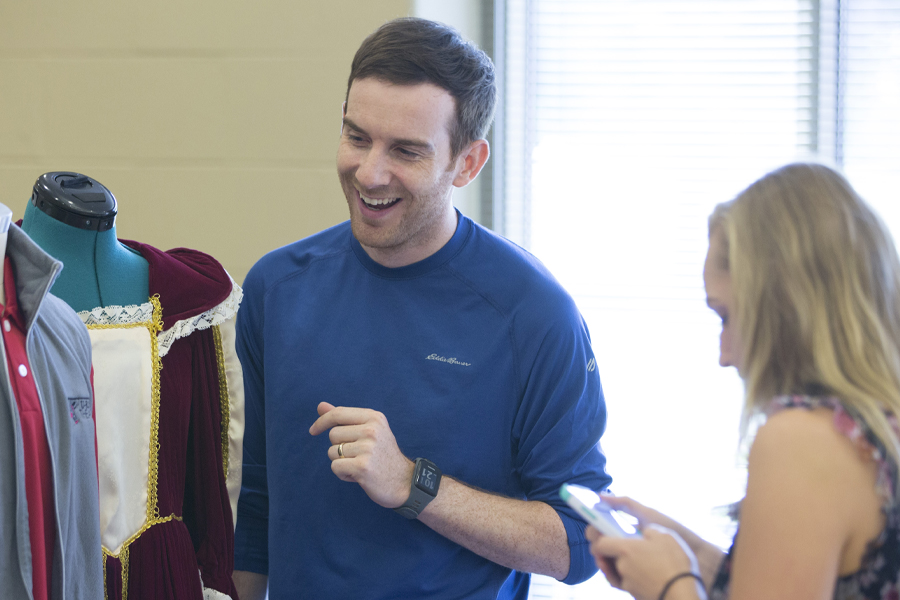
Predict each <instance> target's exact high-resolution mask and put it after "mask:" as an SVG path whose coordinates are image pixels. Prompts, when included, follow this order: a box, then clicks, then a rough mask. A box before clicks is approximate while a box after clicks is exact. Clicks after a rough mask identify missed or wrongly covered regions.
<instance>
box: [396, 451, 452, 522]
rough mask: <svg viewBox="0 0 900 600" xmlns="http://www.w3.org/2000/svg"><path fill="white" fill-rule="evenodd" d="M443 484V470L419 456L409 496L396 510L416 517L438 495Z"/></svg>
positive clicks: (407, 515) (404, 514) (408, 516)
mask: <svg viewBox="0 0 900 600" xmlns="http://www.w3.org/2000/svg"><path fill="white" fill-rule="evenodd" d="M440 485H441V470H440V469H438V468H437V465H436V464H434V463H433V462H431V461H430V460H428V459H427V458H417V459H416V467H415V469H414V470H413V478H412V484H410V486H409V498H407V499H406V502H404V503H403V505H402V506H398V507H397V508H395V509H394V510H395V511H397V512H398V513H400V514H401V515H403V516H404V517H406V518H407V519H415V518H417V517H418V516H419V513H420V512H422V511H423V510H424V509H425V507H426V506H428V503H429V502H431V501H432V500H434V497H435V496H437V493H438V487H440Z"/></svg>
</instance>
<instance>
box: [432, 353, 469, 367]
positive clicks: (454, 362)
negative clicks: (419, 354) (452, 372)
mask: <svg viewBox="0 0 900 600" xmlns="http://www.w3.org/2000/svg"><path fill="white" fill-rule="evenodd" d="M425 360H437V361H440V362H445V363H448V364H451V365H459V366H461V367H471V366H472V363H467V362H462V361H460V360H457V359H455V358H444V357H443V356H438V355H437V354H429V355H428V356H426V357H425Z"/></svg>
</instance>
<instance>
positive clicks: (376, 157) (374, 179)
mask: <svg viewBox="0 0 900 600" xmlns="http://www.w3.org/2000/svg"><path fill="white" fill-rule="evenodd" d="M356 180H357V181H359V183H360V184H361V185H362V186H363V187H366V188H368V189H374V188H377V187H381V186H385V185H388V184H390V183H391V172H390V161H389V159H388V157H387V156H385V154H384V153H383V152H380V151H378V150H377V149H375V148H373V149H371V150H369V151H368V152H366V155H365V156H364V157H363V158H362V160H361V161H360V163H359V168H358V169H357V170H356Z"/></svg>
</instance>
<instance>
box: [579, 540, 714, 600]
mask: <svg viewBox="0 0 900 600" xmlns="http://www.w3.org/2000/svg"><path fill="white" fill-rule="evenodd" d="M587 538H588V540H590V541H591V554H593V555H594V560H596V561H597V566H598V567H600V570H601V571H603V574H604V575H606V578H607V579H608V580H609V582H610V584H611V585H612V586H613V587H616V588H619V589H621V590H624V591H626V592H628V593H629V594H631V595H632V596H634V597H635V598H636V599H637V600H657V598H659V595H660V593H661V592H662V590H663V588H664V587H665V585H666V583H667V582H668V581H669V580H671V579H672V578H673V577H675V576H676V575H678V574H679V573H685V572H688V571H690V572H694V573H697V572H698V571H697V560H696V558H695V557H694V553H693V552H692V551H691V549H690V548H689V547H688V545H687V544H686V543H685V542H684V540H682V539H681V537H680V536H679V535H678V534H677V533H675V532H674V531H672V530H671V529H667V528H665V527H662V526H660V525H656V524H649V525H648V526H647V527H646V528H644V529H643V531H642V537H639V538H613V537H609V536H604V535H602V534H601V533H600V532H598V531H597V530H596V529H594V528H593V527H588V529H587ZM696 584H697V580H696V579H694V578H691V577H686V578H683V579H679V580H678V581H677V582H676V583H675V584H674V585H673V586H672V587H671V588H670V589H669V592H668V593H667V594H666V597H667V599H668V600H674V599H675V598H676V597H677V598H704V597H705V594H703V595H701V593H702V590H698V589H697V585H696ZM676 587H677V589H676Z"/></svg>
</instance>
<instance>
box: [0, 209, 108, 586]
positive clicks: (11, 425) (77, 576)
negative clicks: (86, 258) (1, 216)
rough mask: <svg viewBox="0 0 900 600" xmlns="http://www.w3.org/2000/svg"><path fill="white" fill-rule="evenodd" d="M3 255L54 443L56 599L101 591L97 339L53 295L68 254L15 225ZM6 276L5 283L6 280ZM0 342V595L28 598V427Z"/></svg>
mask: <svg viewBox="0 0 900 600" xmlns="http://www.w3.org/2000/svg"><path fill="white" fill-rule="evenodd" d="M7 254H8V255H9V257H10V258H11V260H12V264H13V268H14V270H15V274H16V291H17V299H18V302H19V307H20V308H21V310H22V315H23V316H24V318H25V323H26V327H27V334H26V342H25V348H26V352H27V353H28V361H29V363H30V364H31V371H32V373H33V374H34V379H35V383H36V385H37V390H38V396H39V397H40V401H41V408H42V409H43V413H44V427H45V429H46V432H47V442H48V444H49V446H50V461H51V464H52V469H53V492H54V499H55V511H56V542H55V544H54V546H55V550H54V558H53V565H52V588H51V590H50V593H51V596H50V597H51V598H53V599H62V598H65V599H66V600H70V599H82V598H83V599H85V600H96V599H98V598H103V558H102V554H101V549H100V504H99V492H98V483H97V462H96V460H97V459H96V453H95V447H94V440H95V438H94V420H93V418H92V416H91V415H92V412H93V411H92V406H93V394H92V391H91V380H90V374H91V342H90V338H89V337H88V332H87V329H86V328H85V326H84V325H83V324H82V322H81V320H80V319H79V318H78V316H77V315H76V314H75V313H74V311H72V309H71V308H69V306H68V305H67V304H66V303H65V302H63V301H62V300H60V299H59V298H57V297H56V296H53V295H51V294H49V293H48V292H49V290H50V286H51V285H52V284H53V281H54V279H56V276H57V274H58V273H59V271H60V269H61V268H62V263H60V262H59V261H57V260H55V259H53V258H52V257H51V256H50V255H48V254H47V253H45V252H44V251H43V250H41V249H40V248H39V247H38V246H37V245H36V244H35V243H34V242H32V241H31V239H30V238H29V237H28V236H27V235H25V234H24V233H23V232H22V230H21V229H19V228H18V227H16V226H15V225H10V228H9V239H8V241H7ZM0 283H2V282H0ZM20 425H21V424H20V422H19V412H18V409H17V405H16V400H15V397H14V396H13V393H12V388H11V387H10V380H9V373H8V372H7V369H6V355H5V349H4V347H3V344H2V343H0V598H3V599H4V600H20V599H22V600H24V599H29V600H30V599H31V598H32V593H31V588H32V574H31V542H30V538H29V535H28V503H27V501H26V499H25V462H24V454H23V448H22V430H21V426H20Z"/></svg>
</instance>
